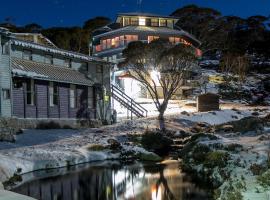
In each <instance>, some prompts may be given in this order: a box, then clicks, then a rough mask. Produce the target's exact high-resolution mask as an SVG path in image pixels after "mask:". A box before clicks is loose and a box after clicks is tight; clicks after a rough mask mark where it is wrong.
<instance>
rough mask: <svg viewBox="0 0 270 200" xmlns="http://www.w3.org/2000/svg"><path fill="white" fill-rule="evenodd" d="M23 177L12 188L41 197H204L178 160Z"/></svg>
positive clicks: (170, 199)
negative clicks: (182, 169) (184, 172)
mask: <svg viewBox="0 0 270 200" xmlns="http://www.w3.org/2000/svg"><path fill="white" fill-rule="evenodd" d="M48 176H49V177H48ZM30 177H31V178H30ZM23 179H24V180H25V182H24V183H23V184H21V185H20V186H18V187H16V188H13V191H14V192H17V193H21V194H25V195H28V196H31V197H34V198H36V199H42V200H118V199H119V200H135V199H136V200H188V199H192V200H193V199H194V200H196V199H198V200H203V199H207V196H206V194H205V193H204V192H203V191H202V190H200V189H198V188H196V185H195V184H193V183H191V182H190V181H189V180H188V177H187V176H186V175H184V174H183V173H181V171H180V169H179V165H178V163H174V164H166V165H165V164H140V163H136V164H132V165H125V166H121V164H120V163H118V162H117V163H116V162H109V163H108V162H106V163H97V164H95V165H93V164H91V165H83V166H82V165H80V166H76V167H73V168H71V169H69V170H68V171H64V169H58V170H52V171H50V172H44V171H40V172H34V173H30V174H26V175H24V177H23ZM31 179H32V180H31ZM26 180H28V181H26Z"/></svg>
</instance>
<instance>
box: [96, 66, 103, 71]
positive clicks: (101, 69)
mask: <svg viewBox="0 0 270 200" xmlns="http://www.w3.org/2000/svg"><path fill="white" fill-rule="evenodd" d="M96 72H97V73H102V72H103V66H102V65H97V68H96Z"/></svg>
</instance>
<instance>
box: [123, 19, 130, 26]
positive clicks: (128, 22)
mask: <svg viewBox="0 0 270 200" xmlns="http://www.w3.org/2000/svg"><path fill="white" fill-rule="evenodd" d="M129 25H130V18H124V26H129Z"/></svg>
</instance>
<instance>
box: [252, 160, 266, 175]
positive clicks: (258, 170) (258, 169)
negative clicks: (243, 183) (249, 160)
mask: <svg viewBox="0 0 270 200" xmlns="http://www.w3.org/2000/svg"><path fill="white" fill-rule="evenodd" d="M249 169H250V171H251V172H252V174H253V175H256V176H258V175H261V174H262V173H263V172H264V171H265V167H264V166H262V165H259V164H256V163H254V164H252V165H250V167H249Z"/></svg>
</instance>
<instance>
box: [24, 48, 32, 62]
mask: <svg viewBox="0 0 270 200" xmlns="http://www.w3.org/2000/svg"><path fill="white" fill-rule="evenodd" d="M28 53H29V54H28ZM22 58H23V59H24V60H33V52H32V51H31V50H29V49H24V50H23V54H22Z"/></svg>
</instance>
